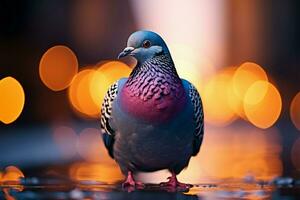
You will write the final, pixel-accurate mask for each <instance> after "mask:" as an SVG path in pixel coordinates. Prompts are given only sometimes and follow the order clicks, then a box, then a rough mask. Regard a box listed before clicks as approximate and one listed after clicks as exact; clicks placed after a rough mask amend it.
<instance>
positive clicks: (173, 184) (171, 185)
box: [160, 172, 193, 190]
mask: <svg viewBox="0 0 300 200" xmlns="http://www.w3.org/2000/svg"><path fill="white" fill-rule="evenodd" d="M168 180H169V181H167V182H162V183H160V186H162V187H166V188H167V189H171V190H176V189H180V190H186V189H189V188H191V187H193V185H192V184H186V183H180V182H179V181H178V180H177V177H176V174H175V173H173V172H172V176H170V177H168Z"/></svg>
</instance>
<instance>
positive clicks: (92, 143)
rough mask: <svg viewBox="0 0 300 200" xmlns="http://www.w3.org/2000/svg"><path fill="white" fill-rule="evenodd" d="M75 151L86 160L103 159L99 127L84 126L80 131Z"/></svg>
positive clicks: (97, 160) (95, 160)
mask: <svg viewBox="0 0 300 200" xmlns="http://www.w3.org/2000/svg"><path fill="white" fill-rule="evenodd" d="M77 152H78V153H79V155H80V156H81V157H82V158H83V159H85V160H86V161H91V162H99V161H101V160H103V158H102V156H103V142H102V138H101V132H100V129H95V128H86V129H84V130H83V131H81V133H80V135H79V138H78V143H77Z"/></svg>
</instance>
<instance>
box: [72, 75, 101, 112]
mask: <svg viewBox="0 0 300 200" xmlns="http://www.w3.org/2000/svg"><path fill="white" fill-rule="evenodd" d="M95 72H96V71H95V70H94V69H84V70H82V71H80V72H79V73H78V74H77V75H76V76H75V77H74V79H73V81H72V83H71V86H70V87H69V100H70V103H71V105H72V106H73V107H74V108H75V109H76V110H77V111H79V112H80V113H82V114H84V115H86V116H89V117H93V118H99V113H100V105H97V104H95V103H94V101H93V99H92V97H91V93H90V90H89V86H90V82H91V78H92V77H93V74H94V73H95Z"/></svg>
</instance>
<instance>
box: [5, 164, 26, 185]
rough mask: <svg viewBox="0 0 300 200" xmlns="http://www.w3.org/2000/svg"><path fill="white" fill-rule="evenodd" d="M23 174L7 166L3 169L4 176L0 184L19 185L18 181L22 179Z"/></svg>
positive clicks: (15, 168) (17, 169) (13, 167)
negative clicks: (11, 183) (10, 183)
mask: <svg viewBox="0 0 300 200" xmlns="http://www.w3.org/2000/svg"><path fill="white" fill-rule="evenodd" d="M24 177H25V176H24V174H23V172H22V171H21V170H20V169H19V168H17V167H15V166H8V167H6V168H5V171H4V174H3V176H2V179H1V180H0V182H14V183H20V179H21V178H24Z"/></svg>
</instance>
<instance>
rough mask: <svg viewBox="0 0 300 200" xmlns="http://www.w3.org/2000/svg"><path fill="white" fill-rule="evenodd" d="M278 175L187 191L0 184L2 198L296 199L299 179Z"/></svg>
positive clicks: (46, 182)
mask: <svg viewBox="0 0 300 200" xmlns="http://www.w3.org/2000/svg"><path fill="white" fill-rule="evenodd" d="M290 180H292V179H289V178H280V179H277V180H276V181H273V182H270V183H255V182H252V183H245V182H244V181H236V180H235V181H232V180H231V181H225V182H222V183H218V184H198V185H194V187H193V188H191V189H190V190H189V191H167V190H166V189H164V188H161V187H159V186H158V185H154V184H149V185H147V186H146V188H145V189H143V190H130V189H123V188H122V187H121V184H119V183H117V184H113V185H110V184H105V183H100V182H95V181H85V182H70V181H67V180H58V179H38V178H27V179H22V180H21V184H17V183H13V182H11V183H5V184H2V185H0V189H1V190H2V193H0V197H1V198H6V199H9V198H11V199H14V198H15V199H54V200H56V199H84V198H87V199H177V200H179V199H275V200H277V199H291V200H293V199H295V200H296V199H298V198H299V196H300V183H299V181H295V180H292V182H290Z"/></svg>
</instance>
